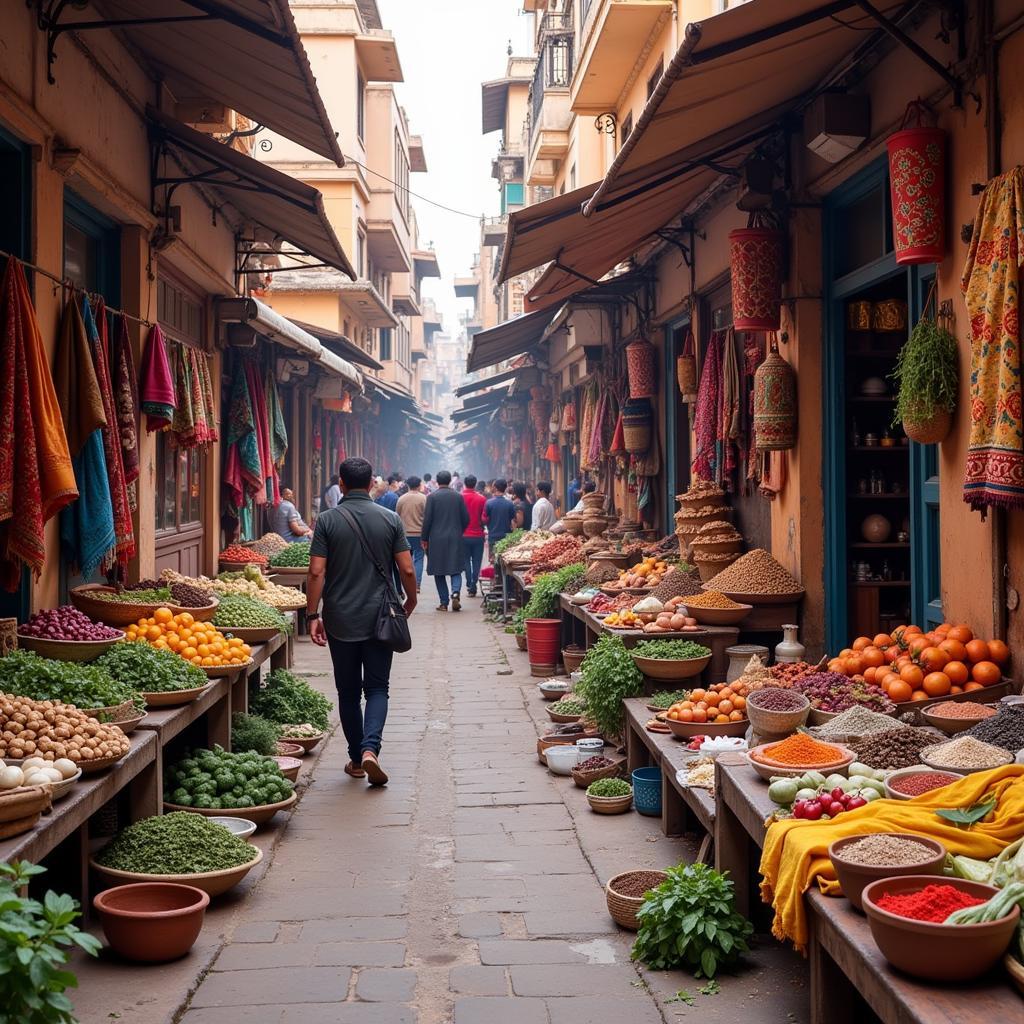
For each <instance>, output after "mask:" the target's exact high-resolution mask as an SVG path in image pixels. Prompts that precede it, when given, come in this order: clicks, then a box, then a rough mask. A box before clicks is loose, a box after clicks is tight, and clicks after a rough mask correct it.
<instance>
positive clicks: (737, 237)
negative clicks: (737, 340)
mask: <svg viewBox="0 0 1024 1024" xmlns="http://www.w3.org/2000/svg"><path fill="white" fill-rule="evenodd" d="M784 242H785V235H784V234H783V232H782V231H779V230H778V229H776V228H770V227H749V228H737V229H736V230H734V231H730V232H729V270H730V277H731V279H732V325H733V327H734V328H735V329H736V330H737V331H777V330H778V329H779V318H780V310H781V308H782V278H783V266H782V263H783V251H784V248H785V246H784Z"/></svg>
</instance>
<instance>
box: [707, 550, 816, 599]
mask: <svg viewBox="0 0 1024 1024" xmlns="http://www.w3.org/2000/svg"><path fill="white" fill-rule="evenodd" d="M708 589H709V590H724V591H726V592H727V593H728V592H730V591H731V592H733V593H739V594H797V593H801V592H802V591H803V589H804V588H803V587H801V586H800V584H799V583H797V581H796V580H795V579H793V577H792V576H791V575H790V574H789V573H788V572H787V571H786V569H785V568H784V567H783V566H782V565H780V564H779V563H778V562H777V561H776V560H775V559H774V558H772V556H771V555H770V554H768V552H767V551H765V550H764V548H754V549H753V550H752V551H748V552H747V553H746V554H745V555H744V556H743V557H742V558H738V559H737V560H736V561H735V562H733V563H732V565H730V566H729V567H728V568H726V569H723V570H722V571H721V572H720V573H719V574H718V575H717V576H714V577H712V579H711V580H710V581H709V583H708Z"/></svg>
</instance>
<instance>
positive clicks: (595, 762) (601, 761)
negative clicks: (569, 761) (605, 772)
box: [576, 756, 615, 772]
mask: <svg viewBox="0 0 1024 1024" xmlns="http://www.w3.org/2000/svg"><path fill="white" fill-rule="evenodd" d="M614 763H615V762H614V761H613V760H611V758H608V757H600V756H598V757H588V758H587V759H586V760H585V761H580V762H579V764H577V765H576V771H578V772H597V771H601V769H602V768H611V766H612V765H613V764H614Z"/></svg>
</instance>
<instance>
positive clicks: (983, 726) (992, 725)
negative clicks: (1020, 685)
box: [965, 704, 1024, 753]
mask: <svg viewBox="0 0 1024 1024" xmlns="http://www.w3.org/2000/svg"><path fill="white" fill-rule="evenodd" d="M965 735H967V736H973V737H974V738H975V739H976V740H981V741H982V742H983V743H991V744H993V745H995V746H997V747H1002V748H1003V750H1009V751H1011V752H1013V753H1016V752H1017V751H1018V750H1024V704H1004V705H1003V706H1002V707H1001V708H1000V709H999V713H998V714H997V715H995V716H994V717H993V718H986V719H985V721H983V722H979V723H978V724H977V725H975V726H972V727H971V728H970V729H968V730H967V732H966V734H965Z"/></svg>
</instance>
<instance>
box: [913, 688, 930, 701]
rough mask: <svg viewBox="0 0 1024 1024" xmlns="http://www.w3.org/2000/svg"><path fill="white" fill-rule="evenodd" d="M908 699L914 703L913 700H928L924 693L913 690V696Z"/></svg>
mask: <svg viewBox="0 0 1024 1024" xmlns="http://www.w3.org/2000/svg"><path fill="white" fill-rule="evenodd" d="M910 699H911V700H912V701H914V700H928V694H927V693H925V692H924V690H915V691H914V695H913V696H912V697H911V698H910Z"/></svg>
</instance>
